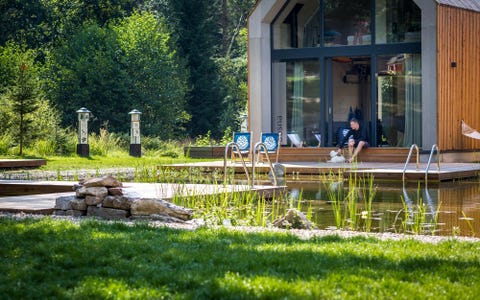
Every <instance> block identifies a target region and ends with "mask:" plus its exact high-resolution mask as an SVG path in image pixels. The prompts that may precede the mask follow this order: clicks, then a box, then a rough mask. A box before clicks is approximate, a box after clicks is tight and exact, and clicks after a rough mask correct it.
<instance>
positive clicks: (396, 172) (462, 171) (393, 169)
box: [164, 161, 480, 181]
mask: <svg viewBox="0 0 480 300" xmlns="http://www.w3.org/2000/svg"><path fill="white" fill-rule="evenodd" d="M281 164H282V165H283V166H284V167H285V172H286V176H287V179H288V178H289V177H291V176H292V175H296V176H299V175H323V174H331V173H340V172H341V173H342V174H344V176H348V175H349V174H350V173H351V172H355V173H361V174H372V175H374V177H375V178H376V179H384V180H400V181H401V180H402V177H403V169H404V167H405V163H379V162H360V163H351V164H349V163H328V162H289V163H281ZM164 167H165V168H174V169H177V170H180V169H185V168H186V169H189V168H198V169H200V170H202V171H204V172H213V171H216V172H223V161H214V162H201V163H191V164H176V165H169V166H164ZM227 167H228V169H232V168H233V169H234V170H235V173H236V174H239V175H241V174H244V170H243V167H242V165H241V163H239V162H238V161H237V162H235V163H231V162H230V161H229V162H228V163H227ZM251 167H252V165H251V164H250V163H248V164H247V168H248V169H249V172H251ZM426 167H427V164H426V163H420V164H418V168H417V165H416V163H409V164H408V165H407V169H406V171H405V179H406V180H425V169H426ZM255 170H256V172H258V173H267V172H269V170H270V169H269V167H268V165H266V164H262V163H261V164H258V165H257V166H256V167H255ZM478 175H480V164H476V163H441V164H440V170H438V169H437V164H436V163H432V164H431V165H430V169H429V171H428V176H427V180H429V181H430V180H431V181H448V180H454V179H463V178H472V177H476V176H478Z"/></svg>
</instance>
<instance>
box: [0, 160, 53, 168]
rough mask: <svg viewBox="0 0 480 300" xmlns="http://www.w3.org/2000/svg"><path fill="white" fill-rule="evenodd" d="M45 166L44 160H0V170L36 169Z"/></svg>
mask: <svg viewBox="0 0 480 300" xmlns="http://www.w3.org/2000/svg"><path fill="white" fill-rule="evenodd" d="M46 164H47V161H46V160H45V159H0V169H23V168H38V167H40V166H45V165H46Z"/></svg>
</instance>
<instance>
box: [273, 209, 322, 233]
mask: <svg viewBox="0 0 480 300" xmlns="http://www.w3.org/2000/svg"><path fill="white" fill-rule="evenodd" d="M273 226H275V227H278V228H291V229H312V227H313V225H312V223H311V222H310V221H309V220H308V219H307V217H306V216H305V215H304V214H303V213H302V212H300V211H298V210H297V209H294V208H292V209H289V210H288V211H287V214H286V215H285V216H283V217H280V218H278V219H277V220H275V221H273Z"/></svg>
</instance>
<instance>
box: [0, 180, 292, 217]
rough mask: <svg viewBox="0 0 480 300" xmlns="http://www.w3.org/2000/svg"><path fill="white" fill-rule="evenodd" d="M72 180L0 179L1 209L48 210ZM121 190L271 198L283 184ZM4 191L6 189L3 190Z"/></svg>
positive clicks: (67, 192) (164, 195)
mask: <svg viewBox="0 0 480 300" xmlns="http://www.w3.org/2000/svg"><path fill="white" fill-rule="evenodd" d="M73 184H74V182H61V181H42V182H36V181H14V180H0V211H4V212H24V213H36V214H51V213H53V211H54V207H55V200H56V199H57V198H58V197H60V196H71V195H75V192H74V191H73V189H72V187H73ZM123 185H124V187H123V188H124V193H127V194H130V195H132V194H134V195H135V197H139V198H156V199H163V200H171V199H172V198H173V197H188V196H192V195H211V194H223V193H245V192H250V191H253V192H255V193H258V194H259V195H260V196H261V197H265V198H267V199H268V198H272V197H274V196H275V195H276V194H277V193H285V192H286V191H287V187H286V186H262V185H255V186H253V187H252V186H250V185H225V186H224V185H215V184H171V183H124V184H123ZM4 192H6V193H4Z"/></svg>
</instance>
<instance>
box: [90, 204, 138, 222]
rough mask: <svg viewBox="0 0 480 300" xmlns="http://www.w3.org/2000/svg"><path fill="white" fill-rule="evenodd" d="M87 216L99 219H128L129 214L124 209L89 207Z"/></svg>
mask: <svg viewBox="0 0 480 300" xmlns="http://www.w3.org/2000/svg"><path fill="white" fill-rule="evenodd" d="M87 216H92V217H99V218H102V219H126V218H128V217H129V213H128V211H126V210H123V209H114V208H106V207H97V206H89V207H88V209H87Z"/></svg>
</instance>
